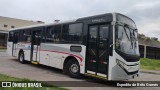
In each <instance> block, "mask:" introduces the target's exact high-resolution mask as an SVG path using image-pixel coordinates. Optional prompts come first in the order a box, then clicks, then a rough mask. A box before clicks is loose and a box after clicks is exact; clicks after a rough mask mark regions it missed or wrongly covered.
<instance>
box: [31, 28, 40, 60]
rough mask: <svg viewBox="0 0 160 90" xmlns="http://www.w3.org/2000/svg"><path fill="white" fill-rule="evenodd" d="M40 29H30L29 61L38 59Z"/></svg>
mask: <svg viewBox="0 0 160 90" xmlns="http://www.w3.org/2000/svg"><path fill="white" fill-rule="evenodd" d="M41 32H42V31H41V30H36V31H32V40H31V61H32V62H37V61H38V59H39V50H40V43H41Z"/></svg>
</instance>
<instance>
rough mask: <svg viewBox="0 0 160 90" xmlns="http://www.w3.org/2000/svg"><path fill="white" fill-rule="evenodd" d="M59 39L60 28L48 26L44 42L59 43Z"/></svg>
mask: <svg viewBox="0 0 160 90" xmlns="http://www.w3.org/2000/svg"><path fill="white" fill-rule="evenodd" d="M60 39H61V26H60V25H58V26H50V27H47V31H46V42H50V43H53V42H54V43H59V42H60Z"/></svg>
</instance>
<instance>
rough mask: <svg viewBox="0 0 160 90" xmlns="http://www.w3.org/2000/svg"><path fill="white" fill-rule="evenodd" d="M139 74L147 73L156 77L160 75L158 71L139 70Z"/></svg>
mask: <svg viewBox="0 0 160 90" xmlns="http://www.w3.org/2000/svg"><path fill="white" fill-rule="evenodd" d="M140 72H141V73H149V74H157V75H160V71H158V72H157V71H150V70H149V71H148V70H141V71H140Z"/></svg>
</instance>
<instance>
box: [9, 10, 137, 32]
mask: <svg viewBox="0 0 160 90" xmlns="http://www.w3.org/2000/svg"><path fill="white" fill-rule="evenodd" d="M114 15H123V14H120V13H105V14H99V15H94V16H88V17H83V18H78V19H74V20H68V21H59V22H57V23H56V22H55V23H48V24H38V25H30V26H24V27H19V28H14V29H10V30H9V31H12V30H20V29H29V28H34V27H43V26H51V25H58V24H65V23H73V22H76V21H83V20H87V19H94V18H98V17H108V18H110V20H112V21H114V20H116V19H115V18H116V17H114ZM123 16H125V15H123ZM125 17H127V16H125ZM127 18H129V17H127ZM129 19H131V18H129ZM131 20H132V19H131ZM132 21H133V20H132ZM133 22H134V21H133Z"/></svg>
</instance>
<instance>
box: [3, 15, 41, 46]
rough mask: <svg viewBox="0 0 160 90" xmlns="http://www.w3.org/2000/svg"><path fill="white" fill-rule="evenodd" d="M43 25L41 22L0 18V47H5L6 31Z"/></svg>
mask: <svg viewBox="0 0 160 90" xmlns="http://www.w3.org/2000/svg"><path fill="white" fill-rule="evenodd" d="M43 23H44V22H41V21H29V20H21V19H15V18H8V17H3V16H0V47H2V46H6V44H7V37H8V31H9V30H10V29H13V28H18V27H24V26H30V25H36V24H43Z"/></svg>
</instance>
